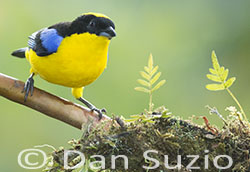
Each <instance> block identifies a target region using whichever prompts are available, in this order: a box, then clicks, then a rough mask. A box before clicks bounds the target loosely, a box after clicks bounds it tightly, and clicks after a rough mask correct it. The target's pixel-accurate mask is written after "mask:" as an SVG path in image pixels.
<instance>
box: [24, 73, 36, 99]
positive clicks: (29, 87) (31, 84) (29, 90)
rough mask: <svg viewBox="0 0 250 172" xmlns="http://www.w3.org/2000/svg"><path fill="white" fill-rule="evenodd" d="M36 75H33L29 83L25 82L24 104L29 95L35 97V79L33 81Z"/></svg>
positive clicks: (28, 80)
mask: <svg viewBox="0 0 250 172" xmlns="http://www.w3.org/2000/svg"><path fill="white" fill-rule="evenodd" d="M33 76H34V74H31V76H30V77H29V78H28V79H27V81H26V82H25V85H24V88H23V91H22V93H24V102H26V100H27V98H28V96H29V93H30V96H32V95H33V91H34V79H33Z"/></svg>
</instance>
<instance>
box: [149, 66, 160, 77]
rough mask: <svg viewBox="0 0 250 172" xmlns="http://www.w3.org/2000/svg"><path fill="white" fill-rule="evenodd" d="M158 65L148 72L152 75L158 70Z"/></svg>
mask: <svg viewBox="0 0 250 172" xmlns="http://www.w3.org/2000/svg"><path fill="white" fill-rule="evenodd" d="M158 68H159V66H155V67H154V69H153V70H152V71H151V72H150V76H151V77H152V76H153V75H154V74H155V73H156V72H157V70H158Z"/></svg>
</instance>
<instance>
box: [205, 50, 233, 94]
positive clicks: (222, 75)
mask: <svg viewBox="0 0 250 172" xmlns="http://www.w3.org/2000/svg"><path fill="white" fill-rule="evenodd" d="M211 58H212V63H213V69H212V68H210V69H209V71H210V73H211V74H207V78H208V79H210V80H211V81H214V82H218V83H220V84H208V85H206V88H207V89H208V90H211V91H219V90H224V89H227V88H229V87H231V86H232V85H233V83H234V81H235V80H236V78H235V77H233V78H230V79H228V80H227V77H228V73H229V70H228V69H225V68H224V67H223V66H222V67H221V66H220V64H219V61H218V58H217V56H216V54H215V51H213V52H212V56H211Z"/></svg>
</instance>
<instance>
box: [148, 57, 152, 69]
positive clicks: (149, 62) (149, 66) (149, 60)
mask: <svg viewBox="0 0 250 172" xmlns="http://www.w3.org/2000/svg"><path fill="white" fill-rule="evenodd" d="M148 68H149V71H152V69H153V56H152V54H150V55H149V59H148Z"/></svg>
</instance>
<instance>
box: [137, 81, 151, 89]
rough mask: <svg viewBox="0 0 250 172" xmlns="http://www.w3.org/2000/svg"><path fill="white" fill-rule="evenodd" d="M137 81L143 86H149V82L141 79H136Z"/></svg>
mask: <svg viewBox="0 0 250 172" xmlns="http://www.w3.org/2000/svg"><path fill="white" fill-rule="evenodd" d="M137 82H138V83H139V84H141V85H143V86H146V87H150V83H149V82H147V81H145V80H143V79H138V80H137Z"/></svg>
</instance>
